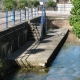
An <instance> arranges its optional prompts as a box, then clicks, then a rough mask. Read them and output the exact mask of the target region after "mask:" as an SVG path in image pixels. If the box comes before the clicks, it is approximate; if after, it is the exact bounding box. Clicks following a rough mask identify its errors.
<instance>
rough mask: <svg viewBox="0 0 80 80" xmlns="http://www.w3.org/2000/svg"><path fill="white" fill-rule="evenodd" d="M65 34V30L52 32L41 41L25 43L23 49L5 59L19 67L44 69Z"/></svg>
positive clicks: (66, 30)
mask: <svg viewBox="0 0 80 80" xmlns="http://www.w3.org/2000/svg"><path fill="white" fill-rule="evenodd" d="M67 32H68V29H67V28H61V29H55V30H52V31H50V33H48V34H47V35H46V37H45V39H43V40H42V41H40V42H35V43H33V42H31V41H29V42H27V43H26V44H25V45H24V46H23V47H21V48H20V49H19V50H17V51H16V52H15V53H13V54H12V55H10V56H9V57H7V59H8V60H11V61H15V62H16V63H17V64H18V65H19V66H21V67H27V66H28V65H31V66H43V67H45V65H46V64H47V63H48V60H49V58H50V57H51V55H52V54H54V51H55V49H56V48H57V47H58V46H59V44H60V42H61V41H62V39H63V38H64V37H65V35H66V33H67ZM31 44H32V45H31ZM29 46H30V47H29ZM54 55H55V54H54ZM53 57H54V56H53Z"/></svg>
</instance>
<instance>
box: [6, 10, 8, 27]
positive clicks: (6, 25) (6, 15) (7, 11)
mask: <svg viewBox="0 0 80 80" xmlns="http://www.w3.org/2000/svg"><path fill="white" fill-rule="evenodd" d="M6 28H8V11H6Z"/></svg>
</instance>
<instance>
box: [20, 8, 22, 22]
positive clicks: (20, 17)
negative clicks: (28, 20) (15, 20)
mask: <svg viewBox="0 0 80 80" xmlns="http://www.w3.org/2000/svg"><path fill="white" fill-rule="evenodd" d="M21 22H22V21H21V9H20V23H21Z"/></svg>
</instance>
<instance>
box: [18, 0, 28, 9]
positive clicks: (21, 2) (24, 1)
mask: <svg viewBox="0 0 80 80" xmlns="http://www.w3.org/2000/svg"><path fill="white" fill-rule="evenodd" d="M27 5H28V1H27V0H19V2H18V8H19V9H25V6H27Z"/></svg>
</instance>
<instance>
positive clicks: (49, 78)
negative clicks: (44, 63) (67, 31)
mask: <svg viewBox="0 0 80 80" xmlns="http://www.w3.org/2000/svg"><path fill="white" fill-rule="evenodd" d="M70 38H71V39H70V40H67V41H66V42H65V44H64V45H63V47H62V49H61V50H60V52H59V53H58V55H57V57H56V59H55V60H54V61H53V63H52V66H51V67H50V68H49V69H36V70H33V71H26V70H25V69H24V70H18V71H16V73H15V74H14V75H9V76H8V77H7V78H6V79H5V80H80V42H78V41H75V39H74V40H73V36H72V35H71V37H70Z"/></svg>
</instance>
